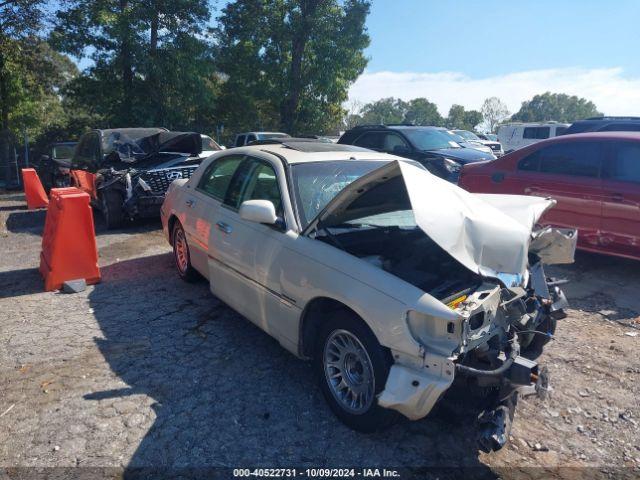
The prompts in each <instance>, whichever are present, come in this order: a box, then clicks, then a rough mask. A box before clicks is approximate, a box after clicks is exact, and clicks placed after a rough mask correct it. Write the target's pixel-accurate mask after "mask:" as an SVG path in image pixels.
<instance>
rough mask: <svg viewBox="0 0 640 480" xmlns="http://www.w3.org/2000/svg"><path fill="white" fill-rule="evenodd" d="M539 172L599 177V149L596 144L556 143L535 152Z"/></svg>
mask: <svg viewBox="0 0 640 480" xmlns="http://www.w3.org/2000/svg"><path fill="white" fill-rule="evenodd" d="M536 153H537V154H538V157H539V161H540V171H541V172H543V173H551V174H555V175H571V176H575V177H598V176H600V163H601V148H600V145H599V144H598V143H592V142H575V143H557V144H555V145H549V146H548V147H544V148H541V149H540V150H538V151H537V152H536Z"/></svg>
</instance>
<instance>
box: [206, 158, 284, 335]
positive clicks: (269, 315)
mask: <svg viewBox="0 0 640 480" xmlns="http://www.w3.org/2000/svg"><path fill="white" fill-rule="evenodd" d="M246 200H269V201H270V202H272V203H273V204H274V206H275V209H276V214H277V216H278V217H279V218H280V219H282V218H284V214H283V211H282V208H283V205H282V197H281V190H280V186H279V181H278V176H277V174H276V170H275V168H274V166H273V165H272V164H270V163H269V162H267V161H265V160H262V159H256V158H250V157H248V158H247V160H245V161H244V162H243V163H242V165H241V166H240V168H238V170H237V172H236V174H235V176H234V178H233V180H232V182H231V184H230V186H229V189H228V191H227V194H226V196H225V199H224V202H223V204H222V206H221V207H220V209H219V210H218V212H217V214H216V215H215V216H214V217H212V218H213V219H214V221H213V226H212V227H213V230H212V235H211V238H210V241H209V251H210V256H209V271H210V274H211V289H212V291H213V293H214V294H215V295H216V296H217V297H219V298H220V299H222V300H223V301H224V302H225V303H227V304H229V305H230V306H231V307H233V308H234V309H235V310H237V311H238V312H239V313H240V314H242V315H244V316H246V317H247V318H248V319H249V320H251V321H252V322H253V323H255V324H256V325H258V326H259V327H260V328H262V329H263V330H265V331H267V332H269V333H270V334H271V335H272V336H274V337H275V338H277V339H279V340H280V341H285V340H289V341H292V340H293V339H291V338H283V337H289V336H291V331H292V329H291V328H290V326H291V325H290V323H291V322H292V321H293V319H294V318H297V312H296V311H295V308H294V306H293V305H292V304H291V302H289V301H288V300H287V298H286V297H285V296H284V295H283V294H282V291H281V287H280V282H279V278H280V275H279V274H278V272H276V271H274V269H275V268H278V266H277V265H275V264H274V259H275V258H277V257H278V256H279V255H280V253H281V251H282V249H283V248H284V246H283V245H284V244H285V243H286V241H287V240H288V239H287V238H286V234H285V231H286V227H285V226H284V224H283V223H282V224H280V225H279V226H275V225H263V224H258V223H255V222H250V221H246V220H243V219H242V218H240V215H239V208H240V205H241V204H242V202H244V201H246Z"/></svg>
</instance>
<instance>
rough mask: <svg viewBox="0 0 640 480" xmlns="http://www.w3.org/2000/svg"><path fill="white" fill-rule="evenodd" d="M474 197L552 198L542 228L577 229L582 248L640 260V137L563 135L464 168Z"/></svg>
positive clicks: (465, 182) (465, 183)
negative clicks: (554, 204)
mask: <svg viewBox="0 0 640 480" xmlns="http://www.w3.org/2000/svg"><path fill="white" fill-rule="evenodd" d="M459 185H460V186H461V187H462V188H464V189H466V190H469V191H470V192H482V193H510V194H517V195H536V196H540V197H552V198H555V199H556V200H557V201H558V204H557V205H556V207H555V208H552V209H551V210H550V211H549V212H548V213H547V214H546V215H545V216H544V217H543V218H542V223H543V224H549V225H556V226H566V227H575V228H577V229H578V231H579V234H578V247H579V248H582V249H583V250H589V251H593V252H599V253H606V254H610V255H617V256H621V257H627V258H634V259H637V260H640V133H636V132H598V133H582V134H576V135H564V136H560V137H555V138H551V139H549V140H545V141H542V142H539V143H535V144H533V145H530V146H528V147H525V148H522V149H520V150H516V151H515V152H512V153H510V154H508V155H505V156H504V157H502V158H499V159H497V160H493V161H490V162H482V163H474V164H468V165H465V166H464V168H463V169H462V172H461V174H460V180H459Z"/></svg>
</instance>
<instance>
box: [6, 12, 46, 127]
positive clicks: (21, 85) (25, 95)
mask: <svg viewBox="0 0 640 480" xmlns="http://www.w3.org/2000/svg"><path fill="white" fill-rule="evenodd" d="M41 6H42V2H41V1H39V0H20V1H11V0H6V1H0V129H2V130H6V129H8V128H9V126H10V118H11V116H12V115H14V114H15V112H16V111H17V110H21V109H24V108H29V105H28V104H29V103H32V102H33V99H32V98H30V96H29V93H30V92H29V87H30V86H29V85H28V83H29V80H27V78H26V76H28V75H29V73H30V72H28V70H27V68H26V65H25V63H24V61H23V58H24V54H25V52H24V51H23V42H24V41H25V39H27V38H29V37H30V36H32V35H34V34H35V33H37V32H38V30H39V28H40V26H41V21H42V11H41Z"/></svg>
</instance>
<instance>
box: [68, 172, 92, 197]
mask: <svg viewBox="0 0 640 480" xmlns="http://www.w3.org/2000/svg"><path fill="white" fill-rule="evenodd" d="M70 175H71V178H72V179H73V183H72V185H75V186H76V187H78V188H79V189H80V190H82V191H85V192H87V193H88V194H89V195H91V198H98V195H97V194H96V176H95V174H94V173H91V172H87V171H85V170H71V173H70Z"/></svg>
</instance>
